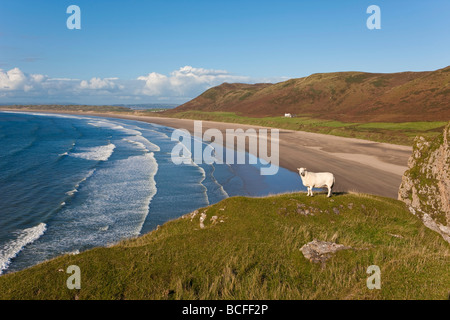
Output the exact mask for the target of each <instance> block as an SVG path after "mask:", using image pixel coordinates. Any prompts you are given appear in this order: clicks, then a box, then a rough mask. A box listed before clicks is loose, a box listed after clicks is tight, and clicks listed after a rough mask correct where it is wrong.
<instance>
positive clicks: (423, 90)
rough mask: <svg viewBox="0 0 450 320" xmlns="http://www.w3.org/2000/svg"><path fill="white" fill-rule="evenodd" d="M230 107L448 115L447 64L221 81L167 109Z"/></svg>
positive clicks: (259, 113)
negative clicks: (436, 67)
mask: <svg viewBox="0 0 450 320" xmlns="http://www.w3.org/2000/svg"><path fill="white" fill-rule="evenodd" d="M193 110H195V111H207V112H210V111H222V112H234V113H236V114H238V115H242V116H250V117H268V116H282V115H284V113H292V114H296V115H302V116H311V117H314V118H319V119H329V120H339V121H348V122H374V121H378V122H386V121H389V122H406V121H437V120H443V119H444V120H448V119H450V66H448V67H446V68H443V69H439V70H436V71H425V72H400V73H364V72H335V73H318V74H312V75H310V76H308V77H304V78H298V79H290V80H287V81H284V82H280V83H276V84H268V83H262V84H261V83H260V84H253V85H252V84H241V83H233V84H230V83H223V84H221V85H219V86H217V87H213V88H211V89H209V90H207V91H205V92H204V93H203V94H201V95H200V96H198V97H197V98H195V99H193V100H191V101H189V102H187V103H185V104H183V105H181V106H179V107H178V108H175V109H172V110H169V111H167V114H169V115H170V114H171V113H178V112H185V111H193Z"/></svg>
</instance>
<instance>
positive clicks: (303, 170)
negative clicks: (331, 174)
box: [297, 168, 306, 177]
mask: <svg viewBox="0 0 450 320" xmlns="http://www.w3.org/2000/svg"><path fill="white" fill-rule="evenodd" d="M297 170H298V174H299V175H301V176H302V177H304V176H305V174H306V168H297Z"/></svg>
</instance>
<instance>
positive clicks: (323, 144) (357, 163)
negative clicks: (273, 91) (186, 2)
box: [5, 109, 412, 199]
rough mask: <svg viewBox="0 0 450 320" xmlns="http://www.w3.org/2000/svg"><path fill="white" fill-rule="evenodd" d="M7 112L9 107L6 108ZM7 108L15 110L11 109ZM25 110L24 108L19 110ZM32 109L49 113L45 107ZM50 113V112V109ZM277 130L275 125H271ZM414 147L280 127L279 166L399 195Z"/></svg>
mask: <svg viewBox="0 0 450 320" xmlns="http://www.w3.org/2000/svg"><path fill="white" fill-rule="evenodd" d="M5 111H7V110H5ZM8 111H12V110H11V109H9V110H8ZM18 111H25V110H18ZM32 112H48V111H45V110H42V111H36V110H33V111H32ZM48 113H51V112H48ZM57 113H71V114H79V115H89V116H100V117H110V118H120V119H129V120H137V121H144V122H150V123H155V124H159V125H164V126H168V127H172V128H181V129H187V130H189V131H190V132H191V133H192V132H193V130H194V120H190V119H175V118H163V117H149V116H137V115H119V114H111V113H81V112H80V113H73V112H57ZM210 128H215V129H219V130H220V131H221V132H222V133H223V134H224V136H225V130H226V129H238V128H240V129H243V130H246V129H248V128H254V129H258V128H262V127H257V126H251V125H245V124H234V123H221V122H214V121H202V129H203V131H205V130H207V129H210ZM268 129H274V128H268ZM411 152H412V148H411V147H407V146H399V145H392V144H387V143H378V142H372V141H367V140H361V139H353V138H343V137H337V136H332V135H325V134H317V133H310V132H303V131H292V130H285V129H280V131H279V154H280V166H281V167H284V168H286V169H288V170H291V171H294V172H297V170H296V168H299V167H306V168H307V169H308V170H309V171H313V172H321V171H329V172H332V173H333V174H334V175H335V177H336V185H335V187H334V188H333V191H336V192H349V191H353V192H361V193H369V194H375V195H381V196H386V197H390V198H394V199H396V198H397V192H398V188H399V186H400V183H401V177H402V175H403V172H404V171H405V170H406V169H407V161H408V158H409V156H410V155H411Z"/></svg>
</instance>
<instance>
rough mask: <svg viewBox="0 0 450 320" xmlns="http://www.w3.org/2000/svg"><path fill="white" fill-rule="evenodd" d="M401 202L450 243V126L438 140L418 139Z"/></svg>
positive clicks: (400, 194)
mask: <svg viewBox="0 0 450 320" xmlns="http://www.w3.org/2000/svg"><path fill="white" fill-rule="evenodd" d="M408 167H409V169H408V170H407V171H406V172H405V174H404V175H403V178H402V183H401V185H400V189H399V192H398V199H399V200H401V201H403V202H405V203H406V205H407V206H408V208H409V210H410V211H411V212H412V213H413V214H415V215H417V216H419V217H420V218H421V219H422V221H423V222H424V224H425V225H426V226H427V227H429V228H430V229H432V230H434V231H436V232H438V233H440V234H441V235H442V237H443V238H444V239H445V240H446V241H448V242H449V243H450V122H449V123H448V124H447V126H446V127H445V129H444V132H443V133H442V134H441V135H439V136H438V137H436V138H433V139H425V138H424V137H416V139H415V145H414V149H413V153H412V155H411V157H410V158H409V161H408Z"/></svg>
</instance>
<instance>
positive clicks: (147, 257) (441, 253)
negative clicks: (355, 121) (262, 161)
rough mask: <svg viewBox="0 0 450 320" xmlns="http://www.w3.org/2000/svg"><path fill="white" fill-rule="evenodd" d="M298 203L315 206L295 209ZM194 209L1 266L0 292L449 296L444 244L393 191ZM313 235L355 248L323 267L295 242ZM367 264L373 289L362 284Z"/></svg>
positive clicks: (231, 201)
mask: <svg viewBox="0 0 450 320" xmlns="http://www.w3.org/2000/svg"><path fill="white" fill-rule="evenodd" d="M350 204H352V205H350ZM301 205H304V206H305V208H309V210H311V211H312V212H314V216H304V215H301V214H299V213H298V211H297V210H298V207H299V206H301ZM333 208H338V209H339V211H340V212H339V214H335V213H334V211H333ZM202 212H204V213H206V215H207V218H206V220H205V228H204V229H201V228H200V227H199V215H197V216H196V217H194V218H193V219H192V220H191V218H190V217H189V216H185V217H184V218H180V219H177V220H173V221H170V222H168V223H166V224H165V225H163V226H162V227H160V228H159V229H157V230H155V231H153V232H151V233H149V234H146V235H144V236H142V237H138V238H135V239H130V240H125V241H123V242H120V243H119V244H117V245H114V246H111V247H108V248H96V249H93V250H89V251H86V252H83V253H81V254H79V255H75V256H73V255H65V256H62V257H59V258H56V259H53V260H50V261H48V262H45V263H43V264H40V265H37V266H35V267H32V268H29V269H26V270H24V271H21V272H17V273H12V274H6V275H3V276H0V299H447V298H448V295H449V289H450V272H449V271H450V269H449V265H450V245H449V244H448V243H446V242H445V241H444V240H443V239H442V238H441V237H440V236H439V235H438V234H436V233H434V232H433V231H431V230H429V229H427V228H426V227H425V226H424V225H423V224H422V222H421V221H420V220H419V219H418V218H417V217H415V216H413V215H411V214H410V213H409V212H408V211H407V210H406V208H405V205H404V204H403V203H402V202H400V201H396V200H392V199H387V198H382V197H376V196H369V195H359V194H345V195H337V196H335V197H333V198H332V201H331V200H330V199H328V198H326V197H325V195H324V194H316V196H315V197H313V198H310V197H306V195H305V194H303V193H296V194H284V195H279V196H273V197H266V198H246V197H233V198H228V199H226V200H224V201H221V202H219V203H218V204H215V205H212V206H210V207H207V208H203V209H200V210H199V214H200V213H202ZM212 216H217V217H218V219H217V221H218V222H217V223H213V222H211V221H210V219H211V217H212ZM220 221H223V222H220ZM313 239H319V240H324V241H334V242H337V243H340V244H344V245H346V246H351V247H352V248H354V249H353V250H344V251H340V252H338V253H337V254H336V255H335V256H334V257H333V258H331V259H330V260H329V261H327V263H326V264H325V265H324V266H323V267H322V266H321V265H318V264H313V263H311V262H309V261H308V260H307V259H305V258H304V257H303V255H302V253H301V252H300V248H301V247H302V246H303V245H304V244H305V243H307V242H309V241H312V240H313ZM374 264H375V265H378V266H379V267H380V268H381V290H369V289H368V288H367V287H366V279H367V277H368V276H369V275H368V274H366V270H367V267H369V266H370V265H374ZM69 265H78V266H79V267H80V269H81V289H80V290H69V289H67V287H66V285H65V283H66V280H67V278H68V277H69V275H68V274H66V273H65V270H66V268H67V267H68V266H69Z"/></svg>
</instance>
